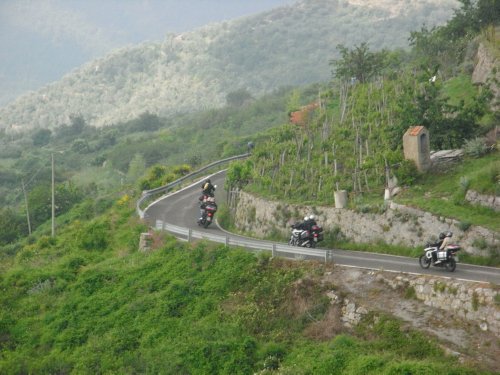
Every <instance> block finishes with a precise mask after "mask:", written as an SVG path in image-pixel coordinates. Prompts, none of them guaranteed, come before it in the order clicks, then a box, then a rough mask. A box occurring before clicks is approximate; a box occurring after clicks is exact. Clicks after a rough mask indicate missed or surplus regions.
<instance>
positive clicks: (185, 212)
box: [144, 171, 500, 285]
mask: <svg viewBox="0 0 500 375" xmlns="http://www.w3.org/2000/svg"><path fill="white" fill-rule="evenodd" d="M224 178H225V172H224V171H222V172H219V173H217V174H215V175H213V176H211V179H212V183H213V184H217V185H218V186H219V187H218V189H217V191H216V200H217V201H219V202H222V201H223V200H224V199H225V192H224V189H223V188H222V187H223V186H224ZM200 185H201V183H195V184H193V185H190V186H188V187H186V188H184V189H181V190H179V191H177V192H174V193H171V194H168V195H166V196H164V197H162V198H160V199H158V200H157V201H155V202H153V203H152V204H150V205H149V206H148V207H147V208H146V209H145V211H144V219H145V220H146V222H148V224H149V225H151V226H152V227H155V226H157V223H158V222H159V221H160V222H164V223H169V224H174V225H175V226H179V227H183V228H187V229H186V230H188V229H189V230H190V232H191V231H194V230H196V231H197V232H201V233H206V234H207V236H209V235H219V236H220V237H224V236H225V238H226V243H245V242H246V241H251V242H252V243H253V244H257V246H259V244H260V245H261V246H262V249H269V248H273V249H275V248H276V247H277V246H279V247H280V248H285V250H284V252H285V253H286V248H287V247H288V246H283V244H276V243H273V242H270V241H264V240H256V239H249V238H248V237H244V236H240V235H236V234H232V233H228V232H226V231H224V230H222V229H221V228H220V227H218V226H217V225H212V226H210V227H208V228H206V229H204V228H202V227H200V226H198V225H197V223H196V220H197V219H198V217H199V215H200V209H199V205H198V197H199V196H200V193H201V189H200ZM216 216H217V215H216ZM254 249H255V246H254ZM316 250H320V251H321V252H325V253H326V254H328V259H330V260H332V261H333V262H334V263H336V264H340V265H344V266H351V267H359V268H365V269H373V270H384V271H393V272H404V273H410V274H427V275H435V276H439V277H448V278H454V279H457V280H460V279H462V280H468V281H479V282H490V283H493V284H496V285H500V269H499V268H493V267H482V266H474V265H468V264H462V263H458V265H457V268H456V270H455V272H453V273H450V272H448V271H446V270H445V269H442V268H435V267H431V268H430V269H428V270H423V269H422V268H420V266H419V264H418V259H417V258H409V257H402V256H393V255H384V254H375V253H369V252H361V251H347V250H340V249H316ZM295 258H297V256H295ZM300 259H307V257H301V258H300Z"/></svg>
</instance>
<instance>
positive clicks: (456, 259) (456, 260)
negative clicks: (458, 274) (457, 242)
mask: <svg viewBox="0 0 500 375" xmlns="http://www.w3.org/2000/svg"><path fill="white" fill-rule="evenodd" d="M454 258H455V262H457V263H458V255H455V256H454Z"/></svg>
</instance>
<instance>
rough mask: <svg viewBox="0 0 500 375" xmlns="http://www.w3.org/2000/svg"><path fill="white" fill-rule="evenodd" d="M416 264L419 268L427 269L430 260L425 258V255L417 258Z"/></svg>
mask: <svg viewBox="0 0 500 375" xmlns="http://www.w3.org/2000/svg"><path fill="white" fill-rule="evenodd" d="M418 263H419V264H420V267H422V268H424V269H427V268H429V267H430V266H431V260H430V259H429V258H427V257H426V256H425V254H423V255H420V258H418Z"/></svg>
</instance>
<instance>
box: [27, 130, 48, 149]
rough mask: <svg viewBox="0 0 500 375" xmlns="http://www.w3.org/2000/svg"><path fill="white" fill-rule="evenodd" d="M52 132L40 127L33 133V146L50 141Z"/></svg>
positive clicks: (39, 145) (40, 145)
mask: <svg viewBox="0 0 500 375" xmlns="http://www.w3.org/2000/svg"><path fill="white" fill-rule="evenodd" d="M51 136H52V132H51V131H50V130H49V129H40V130H37V131H36V132H35V133H34V134H33V137H32V139H33V146H38V147H42V146H45V145H46V144H48V143H49V142H50V137H51Z"/></svg>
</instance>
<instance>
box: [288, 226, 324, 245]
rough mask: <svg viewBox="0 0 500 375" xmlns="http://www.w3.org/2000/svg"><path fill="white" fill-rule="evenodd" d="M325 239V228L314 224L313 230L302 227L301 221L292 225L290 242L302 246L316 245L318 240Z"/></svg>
mask: <svg viewBox="0 0 500 375" xmlns="http://www.w3.org/2000/svg"><path fill="white" fill-rule="evenodd" d="M321 241H323V228H322V227H320V226H319V225H313V226H312V227H311V231H308V230H305V229H303V228H301V225H300V223H295V224H293V225H292V234H291V236H290V241H288V244H289V245H291V246H300V247H316V244H317V243H318V242H321Z"/></svg>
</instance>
